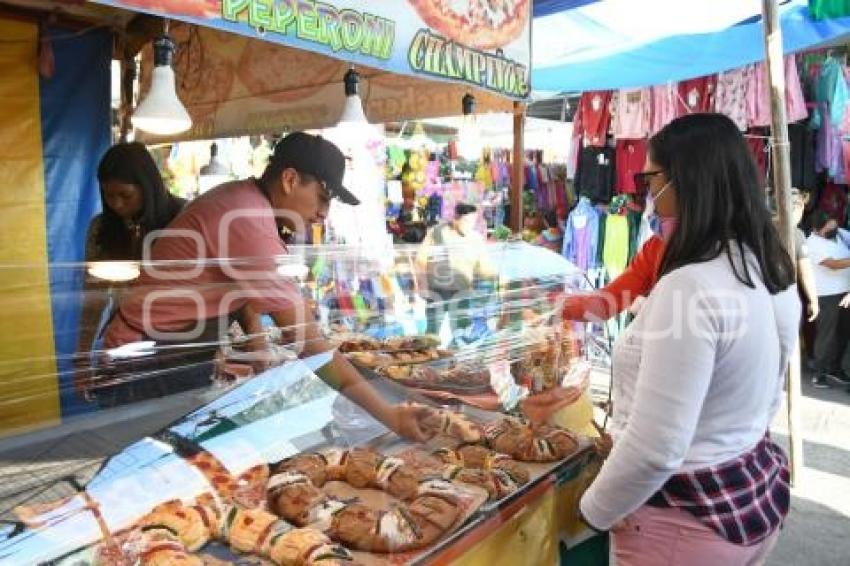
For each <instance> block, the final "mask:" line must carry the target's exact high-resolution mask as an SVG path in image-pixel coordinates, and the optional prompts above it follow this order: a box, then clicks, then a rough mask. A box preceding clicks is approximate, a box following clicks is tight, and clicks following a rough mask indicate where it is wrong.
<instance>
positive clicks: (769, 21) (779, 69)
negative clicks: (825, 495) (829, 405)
mask: <svg viewBox="0 0 850 566" xmlns="http://www.w3.org/2000/svg"><path fill="white" fill-rule="evenodd" d="M762 20H763V21H764V47H765V56H766V61H767V73H768V79H769V81H770V110H771V118H772V120H771V128H772V132H773V135H772V137H773V148H772V149H773V190H774V195H775V196H776V208H777V210H778V212H779V234H780V236H781V238H782V242H783V244H785V248H786V249H787V250H788V252H789V253H790V254H791V259H792V260H793V261H794V264H795V265H796V263H797V258H796V256H795V253H794V230H795V229H796V227H795V226H794V224H793V221H792V219H791V155H790V154H791V152H790V147H789V143H788V118H787V116H786V113H785V63H784V60H783V54H782V27H781V26H780V25H779V14H778V11H777V8H776V0H762ZM798 348H799V346H798ZM785 389H786V394H787V399H786V401H787V409H788V433H789V437H790V441H791V482H792V483H793V484H794V485H799V481H800V477H801V476H800V472H801V471H802V469H803V438H802V436H801V432H802V431H801V420H800V355H799V353H797V355H795V356H794V357H793V358H792V360H791V366H790V367H789V369H788V375H787V377H786V388H785Z"/></svg>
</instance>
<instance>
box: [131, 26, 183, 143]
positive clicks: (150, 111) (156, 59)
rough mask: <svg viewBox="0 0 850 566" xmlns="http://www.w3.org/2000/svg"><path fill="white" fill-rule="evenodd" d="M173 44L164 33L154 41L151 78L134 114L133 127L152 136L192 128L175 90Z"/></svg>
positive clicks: (166, 32)
mask: <svg viewBox="0 0 850 566" xmlns="http://www.w3.org/2000/svg"><path fill="white" fill-rule="evenodd" d="M173 57H174V42H173V41H172V40H171V38H170V37H168V26H167V23H166V28H165V33H164V34H163V35H162V36H160V37H158V38H157V39H156V40H155V41H154V42H153V64H154V68H153V76H152V77H151V87H150V89H149V90H148V93H147V95H146V96H145V98H144V100H142V102H141V103H140V104H139V106H138V107H137V108H136V111H135V112H134V113H133V117H132V119H131V120H132V122H133V126H134V127H136V128H138V129H139V130H142V131H144V132H148V133H151V134H155V135H160V136H168V135H173V134H179V133H180V132H185V131H186V130H188V129H189V128H191V127H192V118H191V117H190V116H189V113H188V112H186V107H185V106H183V103H182V102H180V99H179V98H178V97H177V91H176V90H175V88H174V70H173V69H172V68H171V61H172V59H173Z"/></svg>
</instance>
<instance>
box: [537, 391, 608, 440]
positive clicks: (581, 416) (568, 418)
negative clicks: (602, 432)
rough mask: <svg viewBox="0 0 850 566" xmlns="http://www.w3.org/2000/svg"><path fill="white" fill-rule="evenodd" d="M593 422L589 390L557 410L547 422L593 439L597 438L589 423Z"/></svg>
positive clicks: (593, 428)
mask: <svg viewBox="0 0 850 566" xmlns="http://www.w3.org/2000/svg"><path fill="white" fill-rule="evenodd" d="M592 420H593V401H592V400H591V399H590V390H589V389H588V390H587V391H585V392H584V393H582V394H581V397H579V398H578V399H577V400H576V402H575V403H570V404H569V405H567V406H566V407H564V408H563V409H559V410H558V411H557V412H555V413H554V414H553V415H552V416H551V417H549V420H548V422H549V423H551V424H554V425H557V426H560V427H562V428H565V429H567V430H571V431H573V432H575V433H577V434H581V435H584V436H590V437H595V436H599V433H597V432H596V428H595V427H594V426H593V425H592V424H591V423H590V421H592Z"/></svg>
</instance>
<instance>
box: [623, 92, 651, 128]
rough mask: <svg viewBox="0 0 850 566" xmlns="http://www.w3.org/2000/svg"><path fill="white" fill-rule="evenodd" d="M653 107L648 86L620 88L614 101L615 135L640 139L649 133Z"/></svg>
mask: <svg viewBox="0 0 850 566" xmlns="http://www.w3.org/2000/svg"><path fill="white" fill-rule="evenodd" d="M651 107H652V99H651V94H650V90H649V89H648V88H635V89H623V90H620V91H619V92H618V93H617V97H616V101H615V103H614V137H615V138H616V139H618V140H619V139H640V138H645V137H646V136H647V135H649V128H650V115H651Z"/></svg>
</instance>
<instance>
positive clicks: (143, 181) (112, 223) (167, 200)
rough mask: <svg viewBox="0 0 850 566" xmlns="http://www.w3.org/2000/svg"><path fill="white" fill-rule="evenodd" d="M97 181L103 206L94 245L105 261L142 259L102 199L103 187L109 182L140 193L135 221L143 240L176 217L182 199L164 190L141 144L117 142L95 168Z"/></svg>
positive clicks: (181, 204)
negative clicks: (99, 185)
mask: <svg viewBox="0 0 850 566" xmlns="http://www.w3.org/2000/svg"><path fill="white" fill-rule="evenodd" d="M97 180H98V182H100V184H101V190H100V199H101V203H102V204H103V213H102V215H101V225H100V232H99V233H98V237H97V244H98V246H99V247H100V249H101V251H102V253H103V255H104V257H105V258H106V259H141V257H137V256H140V253H141V250H140V249H132V245H131V241H132V238H131V236H130V232H129V231H128V230H127V225H126V223H125V222H124V220H123V219H122V218H121V217H120V216H118V215H117V214H116V213H115V212H114V211H113V210H112V209H111V208H109V205H108V204H107V202H106V199H105V198H103V184H104V183H106V182H108V181H117V182H120V183H129V184H132V185H136V186H137V187H139V188H140V189H141V191H142V203H143V206H142V213H141V217H140V218H139V219H138V220H139V224H140V225H141V230H142V237H144V235H145V234H147V233H149V232H152V231H153V230H160V229H162V228H165V226H166V225H167V224H168V223H169V222H171V220H172V219H173V218H174V217H175V216H177V214H178V213H179V212H180V209H181V208H182V207H183V204H184V201H183V199H180V198H177V197H175V196H173V195H172V194H171V193H169V192H168V190H167V189H166V188H165V183H163V181H162V176H161V175H160V174H159V169H157V167H156V163H155V162H154V160H153V157H151V154H150V153H148V150H147V148H145V146H144V145H143V144H141V143H138V142H133V143H120V144H117V145H114V146H112V147H111V148H109V150H108V151H107V152H106V153H105V154H104V155H103V158H102V159H101V160H100V165H98V167H97Z"/></svg>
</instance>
